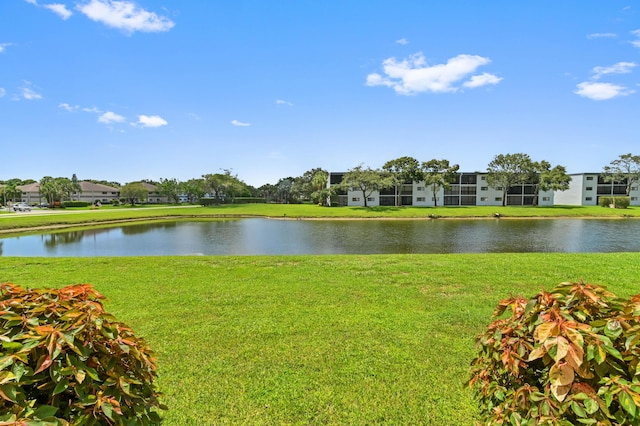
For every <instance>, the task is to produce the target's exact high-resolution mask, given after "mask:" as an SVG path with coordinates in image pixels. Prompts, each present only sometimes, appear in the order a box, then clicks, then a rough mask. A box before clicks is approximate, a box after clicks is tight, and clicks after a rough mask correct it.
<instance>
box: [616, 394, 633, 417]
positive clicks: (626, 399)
mask: <svg viewBox="0 0 640 426" xmlns="http://www.w3.org/2000/svg"><path fill="white" fill-rule="evenodd" d="M618 400H619V401H620V405H622V408H624V410H625V411H626V412H627V413H629V414H630V415H631V417H635V416H636V404H635V403H634V402H633V398H632V397H631V395H629V394H628V393H627V392H626V391H622V392H620V395H619V396H618Z"/></svg>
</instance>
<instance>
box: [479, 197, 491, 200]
mask: <svg viewBox="0 0 640 426" xmlns="http://www.w3.org/2000/svg"><path fill="white" fill-rule="evenodd" d="M488 199H489V197H480V201H487V200H488Z"/></svg>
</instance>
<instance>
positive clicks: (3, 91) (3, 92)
mask: <svg viewBox="0 0 640 426" xmlns="http://www.w3.org/2000/svg"><path fill="white" fill-rule="evenodd" d="M6 94H7V91H6V90H4V88H2V87H0V98H2V97H3V96H4V95H6Z"/></svg>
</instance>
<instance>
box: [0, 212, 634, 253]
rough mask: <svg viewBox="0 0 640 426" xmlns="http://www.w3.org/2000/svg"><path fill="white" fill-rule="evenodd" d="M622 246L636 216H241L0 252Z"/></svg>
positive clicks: (46, 237)
mask: <svg viewBox="0 0 640 426" xmlns="http://www.w3.org/2000/svg"><path fill="white" fill-rule="evenodd" d="M622 251H631V252H636V251H640V220H630V219H626V220H596V219H583V220H580V219H576V220H573V219H545V220H504V219H502V220H500V219H496V220H433V221H431V220H399V221H393V220H380V221H376V220H348V221H333V220H327V221H295V220H269V219H240V220H213V221H205V222H171V223H153V224H144V225H127V226H121V227H113V228H104V229H92V230H87V231H74V232H59V233H54V234H43V235H29V236H20V237H12V238H2V239H0V255H3V256H45V257H56V256H164V255H260V254H265V255H266V254H343V253H351V254H371V253H493V252H622Z"/></svg>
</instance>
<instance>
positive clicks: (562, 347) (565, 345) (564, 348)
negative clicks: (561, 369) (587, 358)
mask: <svg viewBox="0 0 640 426" xmlns="http://www.w3.org/2000/svg"><path fill="white" fill-rule="evenodd" d="M556 346H557V348H558V350H557V352H556V356H555V358H554V359H553V360H554V361H555V362H558V361H561V360H562V359H564V357H565V356H567V352H569V341H568V340H567V339H565V338H564V337H562V336H558V337H557V338H556Z"/></svg>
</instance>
